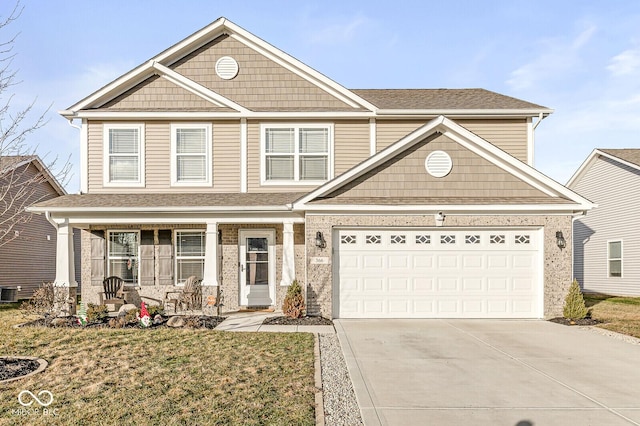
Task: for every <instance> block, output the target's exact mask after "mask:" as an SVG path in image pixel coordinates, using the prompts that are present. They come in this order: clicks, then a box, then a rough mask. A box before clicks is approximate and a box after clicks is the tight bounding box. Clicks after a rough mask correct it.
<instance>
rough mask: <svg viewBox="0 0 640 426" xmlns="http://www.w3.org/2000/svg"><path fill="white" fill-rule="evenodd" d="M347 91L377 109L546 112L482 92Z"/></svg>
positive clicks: (486, 91) (508, 98) (431, 90)
mask: <svg viewBox="0 0 640 426" xmlns="http://www.w3.org/2000/svg"><path fill="white" fill-rule="evenodd" d="M351 91H352V92H354V93H355V94H357V95H358V96H360V97H362V98H364V99H366V100H367V101H369V102H371V103H372V104H374V105H375V106H377V107H378V108H381V109H418V110H455V109H460V110H475V109H477V110H483V109H487V110H492V109H529V110H530V109H540V110H548V108H547V107H543V106H541V105H536V104H533V103H531V102H526V101H523V100H520V99H516V98H512V97H510V96H505V95H501V94H500V93H496V92H491V91H489V90H485V89H352V90H351ZM549 112H551V111H550V110H549Z"/></svg>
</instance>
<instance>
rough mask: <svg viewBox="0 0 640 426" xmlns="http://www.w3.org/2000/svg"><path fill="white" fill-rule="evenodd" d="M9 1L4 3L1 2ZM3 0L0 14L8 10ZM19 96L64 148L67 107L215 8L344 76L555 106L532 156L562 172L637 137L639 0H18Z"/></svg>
mask: <svg viewBox="0 0 640 426" xmlns="http://www.w3.org/2000/svg"><path fill="white" fill-rule="evenodd" d="M7 3H9V5H8V4H7ZM11 3H12V2H11V1H10V0H7V1H3V2H2V3H0V15H1V16H2V17H6V16H7V15H8V13H9V12H10V9H11V8H10V4H11ZM23 5H24V11H23V13H22V16H20V18H19V19H18V20H17V21H15V22H14V23H13V24H11V25H10V26H8V27H6V28H4V29H2V30H0V40H7V39H9V38H10V37H11V36H13V35H15V34H16V33H19V36H18V38H17V40H16V43H15V47H14V50H15V53H17V56H16V57H15V59H14V61H13V64H12V68H14V69H16V70H17V71H18V77H19V80H21V81H22V83H21V84H20V85H18V86H15V87H14V88H13V89H12V93H13V94H14V98H13V99H12V106H13V107H15V108H18V107H21V106H24V105H28V104H29V103H30V102H32V101H34V99H35V110H36V111H43V110H45V109H46V108H47V107H48V106H49V105H51V112H50V113H49V114H48V117H49V119H50V121H49V122H48V124H47V125H46V126H45V128H43V129H41V130H40V131H38V132H37V133H36V134H34V135H32V137H31V138H30V140H29V143H30V144H31V145H33V146H36V145H37V146H38V152H39V153H40V154H41V155H42V156H45V154H48V157H47V158H51V157H53V156H55V155H58V156H59V157H61V158H66V157H67V156H69V155H70V156H71V161H72V163H73V165H74V168H73V171H74V173H75V175H74V176H73V178H72V179H71V181H70V183H69V184H68V185H67V189H68V190H69V191H70V192H76V191H77V190H78V189H79V174H78V170H79V166H78V161H79V133H78V131H77V130H75V129H73V128H72V127H70V126H69V125H68V123H67V121H66V120H64V119H63V118H62V117H60V116H59V115H58V114H57V113H56V111H58V110H62V109H65V108H66V107H68V106H70V105H72V104H73V103H75V102H76V101H78V100H80V99H82V98H84V97H85V96H87V95H89V94H91V93H92V92H93V91H95V90H97V89H99V88H100V87H102V86H103V85H105V84H107V83H109V82H110V81H111V80H113V79H115V78H116V77H118V76H120V75H122V74H124V73H125V72H127V71H129V70H130V69H132V68H133V67H135V66H137V65H139V64H140V63H142V62H144V61H146V60H147V59H149V58H151V57H153V56H155V55H156V54H158V53H159V52H161V51H162V50H164V49H166V48H168V47H169V46H171V45H173V44H175V43H177V42H178V41H180V40H182V39H183V38H185V37H187V36H188V35H190V34H192V33H193V32H195V31H196V30H198V29H200V28H202V27H204V26H206V25H207V24H209V23H210V22H212V21H214V20H215V19H217V18H218V17H220V16H225V17H226V18H228V19H230V20H231V21H233V22H235V23H236V24H238V25H240V26H241V27H243V28H245V29H246V30H248V31H250V32H252V33H253V34H255V35H257V36H258V37H261V38H262V39H264V40H266V41H267V42H269V43H271V44H273V45H274V46H276V47H278V48H280V49H282V50H284V51H285V52H287V53H288V54H290V55H292V56H294V57H296V58H298V59H299V60H301V61H302V62H304V63H306V64H307V65H309V66H311V67H313V68H315V69H316V70H318V71H320V72H322V73H323V74H325V75H327V76H328V77H330V78H332V79H333V80H335V81H337V82H338V83H340V84H342V85H343V86H345V87H348V88H471V87H482V88H485V89H489V90H493V91H496V92H499V93H503V94H506V95H509V96H514V97H517V98H520V99H524V100H527V101H530V102H533V103H537V104H540V105H544V106H546V107H549V108H552V109H554V110H555V113H554V114H552V115H551V116H550V117H549V118H547V119H545V120H544V121H543V122H542V123H541V124H540V126H539V127H538V129H537V130H536V151H535V165H536V167H537V168H538V169H539V170H540V171H542V172H543V173H545V174H547V175H548V176H550V177H552V178H553V179H556V180H558V181H559V182H561V183H565V182H566V181H567V179H568V178H569V177H570V176H571V175H572V173H573V172H574V171H575V170H576V168H577V167H578V166H579V165H580V164H581V163H582V161H583V160H584V159H585V158H586V156H587V155H588V154H589V152H591V151H592V150H593V149H594V148H596V147H600V148H634V147H635V148H640V2H638V1H634V0H626V1H621V0H607V1H601V0H600V1H596V0H580V1H578V0H563V1H557V0H553V1H548V0H539V1H536V2H530V1H520V0H512V1H483V2H479V1H456V0H448V1H445V2H443V1H438V2H432V1H429V0H423V1H407V2H405V1H377V0H367V1H345V0H343V1H340V2H337V1H322V2H311V1H309V2H307V1H268V2H267V1H255V2H249V1H241V0H226V1H217V0H203V1H194V0H181V1H174V0H163V1H161V2H158V1H143V0H140V1H133V0H126V1H122V0H109V1H97V0H96V1H93V0H91V1H84V2H73V1H55V2H54V1H50V0H31V1H28V0H23Z"/></svg>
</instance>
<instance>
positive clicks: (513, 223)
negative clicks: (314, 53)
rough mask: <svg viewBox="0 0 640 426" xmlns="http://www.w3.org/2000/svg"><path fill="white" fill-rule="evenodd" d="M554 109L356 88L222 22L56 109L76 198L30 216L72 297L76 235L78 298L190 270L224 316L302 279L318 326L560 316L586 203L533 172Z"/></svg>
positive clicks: (174, 282) (496, 97) (171, 278)
mask: <svg viewBox="0 0 640 426" xmlns="http://www.w3.org/2000/svg"><path fill="white" fill-rule="evenodd" d="M364 71H365V70H363V72H364ZM551 112H552V111H551V110H550V109H548V108H545V107H542V106H539V105H535V104H532V103H529V102H525V101H522V100H518V99H514V98H511V97H508V96H503V95H500V94H497V93H493V92H490V91H486V90H482V89H464V90H445V89H437V90H422V89H421V90H349V89H346V88H344V87H343V86H341V85H340V84H338V83H336V82H335V81H332V80H331V79H329V78H327V77H326V76H324V75H323V74H321V73H319V72H317V71H315V70H313V69H311V68H310V67H308V66H307V65H305V64H303V63H301V62H300V61H298V60H296V59H295V58H293V57H292V56H290V55H288V54H286V53H284V52H282V51H281V50H279V49H277V48H276V47H274V46H272V45H270V44H268V43H267V42H265V41H263V40H261V39H260V38H258V37H256V36H255V35H253V34H251V33H249V32H247V31H246V30H244V29H242V28H241V27H239V26H237V25H236V24H234V23H232V22H230V21H228V20H227V19H225V18H220V19H218V20H216V21H215V22H213V23H212V24H210V25H208V26H207V27H205V28H203V29H201V30H200V31H198V32H196V33H195V34H193V35H191V36H190V37H188V38H186V39H185V40H183V41H181V42H179V43H177V44H176V45H174V46H172V47H170V48H168V49H167V50H165V51H164V52H162V53H160V54H158V55H156V56H155V57H153V58H152V59H151V60H149V61H147V62H145V63H143V64H142V65H140V66H138V67H137V68H135V69H133V70H132V71H130V72H128V73H127V74H125V75H123V76H121V77H120V78H118V79H117V80H115V81H113V82H111V83H110V84H108V85H106V86H105V87H103V88H102V89H100V90H98V91H97V92H95V93H92V94H91V95H89V96H88V97H86V98H85V99H83V100H81V101H80V102H78V103H76V104H74V105H72V106H71V107H69V108H68V109H67V110H65V111H62V112H61V114H62V115H63V116H64V117H65V118H66V119H68V120H70V121H75V122H76V123H79V124H80V123H81V129H82V130H81V134H80V152H81V189H82V191H81V192H82V193H81V194H77V195H67V196H64V197H61V198H58V199H55V200H51V201H47V202H44V203H40V204H39V205H38V206H36V207H34V208H33V210H34V211H37V212H41V213H45V214H47V215H48V216H49V217H50V218H51V219H52V220H53V221H56V222H57V223H58V241H59V243H58V258H57V260H58V274H57V278H56V282H57V284H58V286H60V287H61V288H70V289H71V291H73V286H74V279H75V278H74V276H73V262H72V256H70V254H69V253H70V250H69V247H70V241H71V240H70V238H71V234H72V233H71V232H70V229H72V228H77V229H81V232H82V258H83V265H85V266H84V267H83V271H82V274H83V283H84V285H83V287H82V299H83V300H85V301H88V302H92V301H93V302H97V300H98V298H97V293H98V292H99V291H101V284H102V280H103V278H104V277H105V276H108V275H118V276H121V277H122V278H124V279H125V281H126V282H127V283H128V285H130V286H133V287H136V288H139V291H140V293H141V294H142V295H146V296H150V297H156V298H161V296H162V294H164V291H166V290H168V289H172V288H173V287H174V286H180V285H181V283H183V282H184V280H185V279H186V278H187V277H188V276H190V275H196V276H199V277H202V278H203V292H204V296H205V297H204V298H203V299H204V304H205V311H206V310H207V309H208V308H209V307H208V306H206V305H207V303H208V302H207V301H208V300H209V301H210V300H211V299H210V298H207V295H214V294H216V293H217V290H218V288H220V289H221V290H222V293H223V295H224V303H225V306H224V308H225V310H228V311H231V310H236V309H238V308H240V307H264V306H269V307H275V308H279V307H280V306H281V304H282V300H283V297H284V295H285V293H286V290H287V288H288V286H289V285H290V283H291V282H292V280H294V279H298V280H299V281H300V282H301V283H302V284H303V285H304V288H305V289H306V297H307V305H308V310H309V313H310V314H314V315H323V316H326V317H342V318H347V317H351V318H353V317H360V318H370V317H398V318H410V317H420V318H422V317H447V318H450V317H468V318H475V317H489V318H492V317H495V318H540V317H544V316H554V315H557V314H558V313H560V312H561V310H562V303H563V298H564V296H565V293H566V290H567V288H568V286H569V284H570V282H571V247H572V244H571V236H572V226H571V224H572V218H573V217H574V216H575V215H577V214H582V213H583V212H584V211H586V210H588V209H589V208H591V204H590V203H589V202H588V201H587V200H585V199H584V198H582V197H580V196H579V195H577V194H576V193H574V192H572V191H570V190H568V189H567V188H565V187H564V186H562V185H560V184H558V183H556V182H555V181H553V180H552V179H550V178H548V177H546V176H544V175H543V174H541V173H540V172H538V171H537V170H535V169H534V168H533V167H532V163H533V142H534V141H533V139H534V128H535V125H537V124H538V123H539V122H540V121H541V120H542V119H543V118H545V117H546V116H547V115H549V114H550V113H551ZM218 286H219V287H218Z"/></svg>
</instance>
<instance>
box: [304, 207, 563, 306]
mask: <svg viewBox="0 0 640 426" xmlns="http://www.w3.org/2000/svg"><path fill="white" fill-rule="evenodd" d="M358 226H368V227H372V226H373V227H419V226H425V227H435V218H434V215H432V214H430V215H416V216H400V215H397V216H391V215H386V216H382V215H381V216H373V215H371V216H366V215H363V216H354V215H348V216H347V215H320V214H318V215H307V217H306V234H307V236H306V239H307V241H313V240H314V239H315V235H316V232H317V231H321V232H322V234H323V235H324V239H325V240H326V247H325V248H324V249H319V248H317V247H316V246H315V245H314V244H309V245H308V247H307V258H308V259H311V258H312V257H315V256H321V257H328V258H329V259H331V257H332V252H333V245H332V244H333V240H332V234H333V229H334V227H358ZM514 226H520V227H538V228H539V227H542V228H544V248H543V251H544V275H543V276H544V278H543V279H544V316H545V318H551V317H556V316H562V308H563V305H564V298H565V295H566V294H567V291H568V289H569V285H570V284H571V276H572V265H571V262H572V247H573V242H572V217H571V216H570V215H557V216H550V215H549V216H533V215H523V216H517V215H505V216H489V215H487V216H479V215H478V216H463V215H460V216H456V215H447V216H446V219H445V222H444V227H445V228H456V227H514ZM557 231H562V233H563V234H564V236H565V239H566V248H565V249H563V250H560V249H559V248H558V246H557V245H556V232H557ZM332 276H333V274H332V264H331V263H330V264H328V265H324V264H321V265H317V264H311V263H309V264H308V265H307V279H308V281H307V298H308V300H307V305H308V310H309V314H311V315H322V316H324V317H328V318H332V316H333V311H332V303H331V300H332V299H331V298H332V289H333V280H332Z"/></svg>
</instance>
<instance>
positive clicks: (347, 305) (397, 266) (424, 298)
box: [333, 228, 542, 318]
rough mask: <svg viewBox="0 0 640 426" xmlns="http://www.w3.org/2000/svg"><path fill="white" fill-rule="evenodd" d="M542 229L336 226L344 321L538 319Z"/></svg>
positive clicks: (337, 310)
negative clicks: (348, 227)
mask: <svg viewBox="0 0 640 426" xmlns="http://www.w3.org/2000/svg"><path fill="white" fill-rule="evenodd" d="M541 236H542V230H541V229H512V228H510V229H485V228H483V229H467V230H461V229H459V228H458V229H455V230H452V229H446V228H428V229H390V228H379V229H361V228H360V229H340V230H336V231H334V247H336V250H335V251H334V281H333V282H334V284H336V285H334V294H333V300H334V316H335V317H338V318H540V317H542V264H541V248H542V241H541V238H542V237H541Z"/></svg>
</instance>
